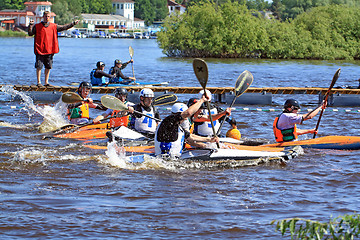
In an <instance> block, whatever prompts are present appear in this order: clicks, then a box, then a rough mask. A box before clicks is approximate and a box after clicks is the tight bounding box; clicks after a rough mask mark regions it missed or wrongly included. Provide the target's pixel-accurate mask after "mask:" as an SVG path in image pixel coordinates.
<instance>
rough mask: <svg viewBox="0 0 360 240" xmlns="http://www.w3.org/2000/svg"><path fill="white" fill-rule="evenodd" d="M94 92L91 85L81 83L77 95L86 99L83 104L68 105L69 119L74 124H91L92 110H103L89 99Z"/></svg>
mask: <svg viewBox="0 0 360 240" xmlns="http://www.w3.org/2000/svg"><path fill="white" fill-rule="evenodd" d="M91 90H92V85H91V83H88V82H81V83H80V85H79V88H78V91H77V93H78V94H79V95H80V96H81V97H82V98H83V99H84V100H83V101H81V102H78V103H73V104H69V105H68V117H69V119H70V123H72V124H76V125H79V124H85V123H89V122H90V114H89V109H90V108H96V109H102V107H101V106H100V105H98V104H96V103H93V100H92V99H91V98H90V97H89V95H90V93H91Z"/></svg>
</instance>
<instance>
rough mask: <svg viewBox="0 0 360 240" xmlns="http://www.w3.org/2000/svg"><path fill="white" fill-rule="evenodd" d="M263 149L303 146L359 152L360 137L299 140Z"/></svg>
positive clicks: (268, 145)
mask: <svg viewBox="0 0 360 240" xmlns="http://www.w3.org/2000/svg"><path fill="white" fill-rule="evenodd" d="M261 146H262V147H288V146H301V147H303V148H317V149H337V150H359V149H360V137H356V136H327V137H319V138H314V139H307V140H299V141H292V142H282V143H273V144H266V145H261Z"/></svg>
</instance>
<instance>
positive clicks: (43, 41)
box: [34, 23, 59, 55]
mask: <svg viewBox="0 0 360 240" xmlns="http://www.w3.org/2000/svg"><path fill="white" fill-rule="evenodd" d="M35 28H36V34H35V38H34V41H35V43H34V52H35V54H36V53H37V54H40V55H48V54H55V53H58V52H59V43H58V37H57V25H56V24H55V23H50V24H49V26H48V27H45V26H44V24H42V23H38V24H35Z"/></svg>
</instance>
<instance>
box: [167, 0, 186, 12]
mask: <svg viewBox="0 0 360 240" xmlns="http://www.w3.org/2000/svg"><path fill="white" fill-rule="evenodd" d="M167 6H168V9H169V15H171V14H174V13H175V12H176V11H177V12H179V13H180V14H183V13H185V11H186V7H185V6H184V5H182V4H179V3H177V2H175V1H173V0H167Z"/></svg>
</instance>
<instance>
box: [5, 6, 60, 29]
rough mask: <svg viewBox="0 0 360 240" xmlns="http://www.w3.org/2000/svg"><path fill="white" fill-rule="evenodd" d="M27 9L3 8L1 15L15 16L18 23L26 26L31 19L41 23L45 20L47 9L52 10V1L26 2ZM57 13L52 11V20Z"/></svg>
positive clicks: (6, 16) (52, 20) (51, 20)
mask: <svg viewBox="0 0 360 240" xmlns="http://www.w3.org/2000/svg"><path fill="white" fill-rule="evenodd" d="M24 5H25V10H6V9H5V10H1V11H0V17H2V18H14V22H15V24H16V25H20V26H23V27H26V26H28V25H29V23H30V20H34V22H35V23H39V22H41V21H42V20H43V14H44V12H45V11H50V12H51V5H52V3H51V2H25V3H24ZM55 16H56V14H55V13H51V19H50V22H54V17H55Z"/></svg>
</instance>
